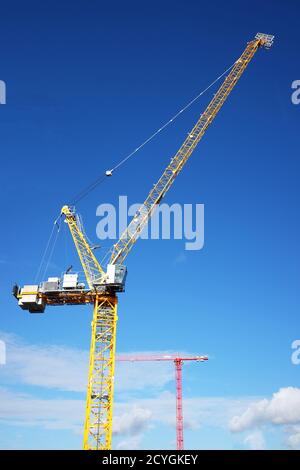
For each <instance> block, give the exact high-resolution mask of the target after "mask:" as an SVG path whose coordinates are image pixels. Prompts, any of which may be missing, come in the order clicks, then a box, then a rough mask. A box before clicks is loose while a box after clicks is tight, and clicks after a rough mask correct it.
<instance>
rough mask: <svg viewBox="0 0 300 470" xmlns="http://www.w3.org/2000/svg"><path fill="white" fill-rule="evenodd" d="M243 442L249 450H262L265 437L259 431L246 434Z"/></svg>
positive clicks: (264, 444) (264, 445) (264, 446)
mask: <svg viewBox="0 0 300 470" xmlns="http://www.w3.org/2000/svg"><path fill="white" fill-rule="evenodd" d="M244 444H246V445H247V446H248V447H249V449H251V450H264V449H265V448H266V443H265V438H264V436H263V434H262V432H261V431H254V432H252V433H250V434H248V435H247V436H246V437H245V439H244Z"/></svg>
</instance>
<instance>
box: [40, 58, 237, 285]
mask: <svg viewBox="0 0 300 470" xmlns="http://www.w3.org/2000/svg"><path fill="white" fill-rule="evenodd" d="M235 64H236V62H234V63H233V64H232V65H231V66H230V67H228V68H227V69H226V70H225V71H224V72H223V73H222V74H221V75H219V76H218V77H217V78H216V79H215V80H213V81H212V82H211V83H210V84H209V85H208V86H207V87H206V88H204V89H203V90H202V91H201V92H200V93H198V95H196V96H195V97H194V98H193V99H192V100H191V101H189V103H187V104H186V105H185V106H184V107H183V108H182V109H180V111H178V112H177V113H175V114H174V115H173V116H172V117H171V118H170V119H169V120H168V121H167V122H166V123H165V124H163V125H162V126H161V127H160V128H159V129H157V130H156V131H155V132H154V133H153V134H151V135H150V136H149V137H148V138H147V139H146V140H145V141H144V142H143V143H142V144H140V145H139V146H138V147H137V148H136V149H135V150H133V151H132V152H130V153H129V154H128V155H127V156H126V157H124V158H123V159H122V160H120V161H119V163H117V164H116V165H115V166H114V167H113V168H112V169H111V170H109V171H108V172H104V173H102V174H101V175H99V176H98V178H96V179H95V180H94V181H93V182H92V183H90V184H89V185H88V186H87V187H86V188H84V189H83V190H81V191H80V192H79V193H78V194H77V195H76V196H75V197H74V199H73V200H72V201H71V205H75V204H77V203H78V202H80V201H81V200H82V199H83V198H85V197H86V196H87V195H88V194H89V193H90V192H91V191H92V190H93V189H95V188H96V187H97V186H98V185H99V184H101V183H102V182H103V181H104V180H105V179H106V178H107V176H108V175H107V173H109V174H110V175H112V174H113V173H114V172H115V171H116V170H118V169H119V168H120V167H121V166H122V165H124V164H125V163H126V162H127V161H128V160H129V159H130V158H132V157H133V156H134V155H135V154H136V153H137V152H138V151H139V150H141V149H142V148H143V147H144V146H145V145H147V144H148V143H149V142H151V140H153V139H154V138H155V137H156V136H157V135H158V134H160V133H161V132H162V131H163V130H164V129H166V127H168V126H169V125H170V124H171V123H172V122H174V121H175V119H177V118H178V117H179V116H180V115H181V114H182V113H183V112H184V111H186V110H187V109H188V108H189V107H190V106H192V104H194V103H195V102H196V101H197V100H198V99H199V98H200V97H201V96H202V95H204V93H206V92H207V91H208V90H209V89H210V88H211V87H212V86H213V85H215V84H216V83H217V82H218V81H219V80H220V79H221V78H222V77H224V75H226V74H227V73H228V72H229V71H230V70H231V69H232V68H233V66H234V65H235ZM59 219H60V216H59V217H58V218H57V220H56V221H55V224H54V226H53V228H52V231H51V234H50V237H49V240H48V242H47V245H46V249H45V251H44V254H43V257H42V260H41V263H40V266H39V268H38V271H37V274H36V277H35V279H36V281H37V280H38V277H39V276H40V274H41V271H42V267H43V264H44V262H45V258H46V255H47V252H48V250H49V247H50V243H51V240H52V237H53V232H54V227H55V225H57V226H58V230H57V233H56V237H55V239H54V243H53V246H52V248H51V250H50V253H49V257H48V260H47V263H46V267H45V270H44V275H45V274H46V272H47V270H48V267H49V264H50V261H51V258H52V255H53V252H54V248H55V245H56V242H57V237H58V233H59ZM106 256H107V254H106ZM106 256H105V257H106ZM36 281H35V282H36Z"/></svg>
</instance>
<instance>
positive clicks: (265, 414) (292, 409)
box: [229, 387, 300, 432]
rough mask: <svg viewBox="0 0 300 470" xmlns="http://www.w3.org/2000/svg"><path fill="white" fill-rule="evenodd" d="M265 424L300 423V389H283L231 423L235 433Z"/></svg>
mask: <svg viewBox="0 0 300 470" xmlns="http://www.w3.org/2000/svg"><path fill="white" fill-rule="evenodd" d="M264 423H271V424H297V423H300V389H299V388H296V387H286V388H281V389H280V390H279V391H278V392H276V393H274V394H273V396H272V398H271V399H270V400H268V399H263V400H259V401H257V402H255V403H252V404H251V405H250V406H249V407H248V408H247V409H246V411H244V412H243V413H242V414H241V415H237V416H234V417H233V418H232V420H231V421H230V423H229V426H230V429H231V431H233V432H239V431H245V430H246V429H251V428H253V427H256V426H259V425H261V424H264Z"/></svg>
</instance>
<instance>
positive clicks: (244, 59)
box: [110, 33, 273, 264]
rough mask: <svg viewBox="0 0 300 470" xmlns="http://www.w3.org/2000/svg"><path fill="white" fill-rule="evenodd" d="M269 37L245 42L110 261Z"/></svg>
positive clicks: (119, 256) (115, 260) (121, 253)
mask: <svg viewBox="0 0 300 470" xmlns="http://www.w3.org/2000/svg"><path fill="white" fill-rule="evenodd" d="M270 38H271V39H270ZM272 40H273V37H272V36H268V35H264V34H261V33H259V34H257V36H256V39H254V40H253V41H251V42H249V43H248V45H247V47H246V49H245V51H244V52H243V54H242V55H241V57H240V58H239V59H238V60H237V61H236V62H235V64H234V66H233V67H232V69H231V72H230V73H229V75H228V76H227V77H226V78H225V80H224V82H223V83H222V85H221V87H220V88H219V90H218V92H217V93H216V94H215V95H214V97H213V99H212V100H211V101H210V103H209V105H208V106H207V108H206V110H205V111H204V113H203V114H201V116H200V118H199V120H198V121H197V123H196V125H195V126H194V128H193V129H192V131H191V132H190V133H189V134H188V137H187V138H186V139H185V141H184V143H183V144H182V146H181V147H180V149H179V150H178V152H177V153H176V155H175V156H174V157H173V158H172V160H171V162H170V164H169V165H168V167H167V168H166V169H165V171H164V172H163V174H162V176H161V177H160V179H159V180H158V182H157V183H156V184H155V185H154V187H153V189H152V190H151V192H150V194H149V195H148V197H147V199H146V201H145V202H144V204H143V205H142V206H141V207H140V209H139V210H138V211H137V213H136V214H135V217H134V218H133V219H132V220H131V222H130V223H129V225H128V227H127V229H126V230H125V231H124V232H123V234H122V235H121V237H120V240H119V241H118V242H117V243H116V244H115V245H114V247H113V250H112V255H111V261H110V262H111V263H112V264H120V263H123V261H124V259H125V258H126V256H127V255H128V253H129V251H130V250H131V248H132V246H133V245H134V243H135V242H136V240H137V239H138V237H139V235H140V233H141V232H142V230H143V228H144V227H145V226H146V224H147V222H148V220H149V219H150V217H151V216H152V213H153V211H154V210H155V208H156V207H157V205H158V204H159V203H160V201H161V199H162V198H163V197H164V195H165V194H166V192H167V191H168V190H169V188H170V187H171V186H172V184H173V182H174V180H175V178H176V176H177V175H178V174H179V173H180V171H181V170H182V168H183V166H184V164H185V163H186V161H187V160H188V159H189V157H190V156H191V154H192V153H193V151H194V149H195V148H196V146H197V144H198V143H199V142H200V140H201V138H202V137H203V135H204V133H205V132H206V130H207V128H208V127H209V126H210V124H211V123H212V121H213V120H214V118H215V117H216V115H217V114H218V112H219V110H220V109H221V107H222V105H223V103H224V102H225V100H226V98H227V97H228V95H229V94H230V92H231V90H232V89H233V88H234V86H235V85H236V83H237V81H238V80H239V78H240V77H241V75H242V74H243V72H244V70H245V68H246V67H247V65H248V63H249V62H250V60H251V59H252V57H253V56H254V54H255V52H256V51H257V50H258V48H259V47H260V46H263V45H264V46H266V47H270V45H271V44H272Z"/></svg>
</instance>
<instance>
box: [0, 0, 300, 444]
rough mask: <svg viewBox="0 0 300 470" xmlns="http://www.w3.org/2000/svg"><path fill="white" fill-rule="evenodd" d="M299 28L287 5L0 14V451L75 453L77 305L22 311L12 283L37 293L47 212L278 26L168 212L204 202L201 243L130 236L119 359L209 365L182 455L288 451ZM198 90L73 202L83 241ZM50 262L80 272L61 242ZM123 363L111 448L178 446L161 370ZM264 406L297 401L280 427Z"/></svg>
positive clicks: (69, 6)
mask: <svg viewBox="0 0 300 470" xmlns="http://www.w3.org/2000/svg"><path fill="white" fill-rule="evenodd" d="M299 21H300V20H299V5H298V3H297V2H296V1H286V2H280V1H277V0H272V1H270V0H266V1H265V2H258V1H256V0H253V1H251V2H238V1H228V2H226V3H224V2H220V1H213V2H196V1H184V2H183V1H177V2H169V1H163V2H156V1H152V2H143V3H140V2H132V1H129V2H126V3H124V2H119V1H116V2H113V4H111V5H108V4H107V2H100V1H98V2H97V1H92V2H88V3H87V2H83V1H74V2H66V1H60V2H47V1H45V2H43V3H42V4H41V3H40V2H35V1H28V2H26V4H24V3H23V2H15V1H11V2H9V3H6V4H5V5H1V15H0V41H1V45H2V47H1V69H0V80H4V81H5V82H6V86H7V104H6V105H3V106H2V105H1V106H0V122H1V126H0V148H1V156H2V169H1V173H0V185H1V192H2V197H1V202H0V204H1V213H2V230H1V233H0V237H1V248H0V286H1V292H2V295H1V324H0V329H1V331H2V333H1V335H2V337H3V339H5V340H6V341H7V348H8V354H7V361H8V362H7V366H0V379H1V380H0V393H1V400H0V403H1V405H2V406H1V405H0V406H1V410H0V413H1V414H0V418H1V422H0V446H1V447H2V448H14V447H20V448H49V447H50V448H56V447H57V448H80V446H81V435H80V432H81V431H80V430H81V420H82V414H83V408H84V387H85V385H84V384H85V374H86V369H85V364H86V351H87V350H88V347H89V341H90V331H89V328H90V319H91V308H89V307H84V308H83V307H78V308H77V307H76V308H70V307H69V308H56V309H54V308H53V309H50V308H48V310H46V312H45V314H44V315H42V316H29V315H28V314H26V312H23V311H21V310H19V309H18V308H17V305H16V302H15V301H14V299H13V298H12V297H11V295H10V290H11V285H12V284H13V283H14V282H15V281H17V282H19V283H20V284H23V283H30V282H32V281H33V279H34V276H35V274H36V271H37V267H38V265H39V262H40V258H41V255H42V252H43V250H44V247H45V244H46V241H47V238H48V236H49V232H50V230H51V228H52V224H53V221H54V219H55V218H56V216H57V215H58V213H59V210H60V208H61V206H62V205H63V204H65V203H66V202H68V201H69V200H70V199H71V198H72V196H73V195H74V194H76V193H77V192H78V191H79V190H81V189H82V188H83V187H85V186H86V185H87V184H89V183H90V182H91V180H93V179H94V178H95V176H97V175H98V174H101V173H102V172H103V171H105V170H107V169H109V168H111V167H112V166H114V165H115V164H116V163H117V162H118V161H119V160H120V159H121V158H123V157H124V156H125V155H127V154H128V153H129V152H130V151H132V150H134V149H135V148H136V147H137V146H138V145H139V144H140V143H141V142H143V141H144V140H145V139H146V138H147V137H148V136H149V135H150V134H151V133H152V132H153V131H154V130H156V129H157V128H158V127H160V126H161V125H162V124H163V123H164V122H165V121H167V120H168V119H169V118H170V117H171V116H172V115H173V114H175V112H176V111H178V110H179V109H180V108H181V107H182V106H183V105H185V104H186V103H187V102H188V101H189V100H190V99H191V98H193V97H194V96H195V95H197V93H199V91H201V90H202V89H203V88H205V87H206V86H207V85H208V84H209V83H210V82H211V81H212V80H214V79H215V78H216V76H218V75H220V73H222V72H223V71H224V70H225V69H226V68H227V67H228V66H229V65H231V64H232V63H233V62H234V60H236V59H237V58H238V56H239V55H240V54H241V52H242V51H243V49H244V47H245V45H246V43H247V41H249V40H251V39H252V38H253V37H254V35H255V34H256V32H258V31H262V32H266V33H271V34H274V35H275V43H274V47H273V48H272V49H271V50H270V51H265V50H261V51H259V52H258V53H257V55H256V56H255V58H254V59H253V61H252V63H251V64H250V65H249V68H248V69H247V71H246V72H245V74H244V76H243V77H242V78H241V80H240V82H239V83H238V85H237V87H236V89H235V90H234V91H233V92H232V95H231V96H230V98H229V99H228V101H227V102H226V104H225V105H224V108H223V109H222V110H221V112H220V114H219V115H218V116H217V118H216V120H215V122H214V123H213V125H212V126H211V128H210V129H209V130H208V132H207V135H206V136H205V137H204V139H203V141H202V142H201V144H200V145H199V147H198V148H197V150H196V151H195V153H194V155H193V156H192V158H191V160H190V161H189V162H188V164H187V165H186V168H185V169H184V171H183V173H182V174H181V175H180V177H179V178H178V179H177V181H176V182H175V185H174V187H173V188H172V189H171V190H170V192H169V193H168V195H167V198H166V200H165V202H168V203H169V204H172V203H182V204H184V203H186V204H196V203H202V204H204V205H205V246H204V248H203V249H202V250H200V251H184V241H183V240H153V241H142V240H141V241H139V242H138V243H137V244H136V246H135V247H134V249H133V250H132V252H131V253H130V255H129V257H128V259H127V267H128V272H129V274H128V281H127V287H126V293H125V294H122V295H120V304H119V325H118V346H117V348H118V351H119V352H122V353H126V352H128V353H130V352H134V351H139V352H143V351H145V352H146V351H185V352H188V353H199V354H204V353H206V354H209V356H210V361H209V362H208V363H207V364H193V365H190V366H187V367H185V369H184V378H185V381H184V394H185V398H186V415H187V423H188V429H187V430H186V447H187V448H228V449H231V448H233V449H235V448H246V447H249V446H250V447H267V448H286V447H288V445H289V446H290V447H292V446H294V447H297V445H298V444H299V445H300V431H299V428H300V417H299V413H300V411H299V407H300V400H299V393H300V392H299V388H300V366H298V367H297V366H295V365H293V364H292V363H291V354H292V349H291V343H292V341H294V340H295V339H299V337H300V322H299V288H298V285H299V261H300V255H299V246H298V243H299V232H300V230H299V220H298V214H299V169H300V163H299V158H298V157H299V151H298V148H299V113H300V105H298V106H297V105H294V104H292V101H291V94H292V89H291V84H292V82H293V81H294V80H297V79H300V76H299V47H298V43H299ZM213 92H215V89H213V90H211V91H210V92H208V93H207V94H206V95H205V96H204V97H203V99H201V100H199V101H198V102H197V103H195V104H194V105H193V106H192V107H191V108H190V109H189V110H188V111H187V112H186V113H184V115H182V116H181V117H180V118H179V119H178V120H177V121H176V122H175V123H174V125H172V126H170V127H169V128H168V129H167V130H166V131H164V132H163V133H162V134H161V135H160V137H159V138H157V139H155V140H154V141H152V142H151V144H149V145H148V146H146V147H145V148H144V149H143V150H142V151H141V152H140V153H139V154H138V156H136V158H134V159H132V160H130V161H129V162H128V164H127V165H125V166H124V167H123V168H122V169H121V170H120V171H119V172H118V173H116V174H115V176H114V177H113V178H111V179H109V180H108V181H105V183H104V184H102V185H100V186H99V187H98V188H97V189H96V190H95V191H94V192H93V193H91V194H90V195H89V196H88V197H87V198H86V199H85V200H83V201H82V202H81V203H80V204H79V205H78V208H77V210H78V211H79V212H80V213H81V214H82V216H83V218H84V222H85V228H86V231H87V232H88V234H89V236H90V238H92V239H93V240H96V233H95V230H96V224H97V222H98V218H97V217H96V208H97V206H98V205H99V204H101V203H112V204H116V203H117V200H118V197H119V195H128V200H129V203H135V202H142V201H143V200H144V198H145V196H146V195H147V193H148V190H149V189H150V188H151V186H152V184H153V183H154V182H155V181H156V180H157V179H158V177H159V176H160V174H161V172H162V171H163V169H164V167H165V166H166V165H167V164H168V162H169V159H170V157H171V156H172V155H173V154H174V153H175V152H176V150H177V148H178V147H179V146H180V144H181V142H182V140H183V139H184V138H185V136H186V134H187V132H188V131H189V130H190V129H191V127H192V125H193V124H194V122H195V120H196V119H197V117H198V116H199V114H200V113H201V111H202V110H203V109H204V108H205V105H206V104H207V103H208V101H209V99H210V98H211V97H212V93H213ZM108 246H109V243H108V242H105V243H104V248H106V247H108ZM99 256H100V257H101V253H100V254H99ZM176 260H177V261H176ZM178 260H180V262H178ZM52 263H53V264H51V265H50V270H49V272H48V273H47V274H49V275H59V274H60V273H61V272H62V271H63V270H64V269H65V268H66V266H68V265H69V264H71V263H73V264H74V267H76V268H77V269H79V264H78V260H77V258H76V254H75V253H74V249H73V247H72V243H71V240H70V238H66V240H65V241H64V236H61V237H60V239H59V241H58V245H57V249H56V251H55V252H54V255H53V258H52ZM55 348H58V349H57V350H56V349H55ZM20 350H24V357H26V358H27V359H26V361H25V360H24V359H22V356H23V355H22V353H20ZM57 351H59V354H57ZM25 352H26V354H25ZM57 357H58V358H59V361H57ZM73 358H77V360H76V361H74V359H73ZM44 360H45V361H48V362H47V364H48V367H45V365H44V364H45V363H44ZM74 362H75V364H74ZM64 367H65V368H64ZM124 367H125V369H124ZM124 367H123V370H121V366H120V371H119V372H118V374H119V388H118V386H117V394H116V403H117V405H116V418H117V419H118V420H119V421H117V422H116V434H117V435H116V437H115V446H119V447H120V448H124V447H125V448H126V447H140V448H160V447H163V448H169V447H172V446H173V447H174V445H175V434H174V426H173V422H172V419H174V415H173V408H172V407H173V405H174V403H173V402H174V396H173V394H174V384H173V382H172V377H173V375H172V374H173V371H172V368H171V366H168V365H164V366H162V368H158V366H157V365H156V364H155V365H148V366H147V367H148V368H149V369H147V368H144V367H139V366H138V365H134V366H133V365H132V364H130V367H129V366H128V367H129V369H128V367H127V366H124ZM126 367H127V368H126ZM133 367H135V369H134V370H132V368H133ZM66 369H68V370H70V371H71V372H70V373H68V374H67V378H64V376H65V370H66ZM156 374H157V377H160V380H158V383H157V384H156V383H155V382H154V380H153V377H154V376H156ZM69 375H70V377H69ZM117 377H118V375H117ZM149 377H151V381H150V382H149ZM138 378H140V380H141V385H140V388H139V389H136V386H135V384H136V381H137V379H138ZM77 381H78V383H79V384H80V385H78V386H77V385H76V384H77ZM128 382H130V383H128ZM126 383H127V385H126ZM124 384H125V385H124ZM150 385H151V386H150ZM280 389H282V390H281V392H279V390H280ZM278 393H279V395H273V394H278ZM272 397H273V398H272ZM263 399H265V400H267V402H264V403H265V405H264V406H260V407H256V408H255V406H254V405H253V403H256V402H260V401H261V400H263ZM281 400H282V401H281ZM293 400H295V402H294V401H293ZM14 401H15V403H14V406H11V407H10V406H8V404H10V405H11V404H12V403H13V402H14ZM278 402H280V403H284V406H286V405H287V406H288V404H291V403H292V404H293V403H295V404H294V410H295V413H292V415H293V416H292V418H288V416H289V415H290V414H289V412H288V410H287V411H286V413H284V416H281V417H279V418H280V419H279V418H278V415H277V414H276V413H277V411H276V410H277V408H276V404H277V403H278ZM260 403H261V402H260ZM251 406H252V408H251ZM253 406H254V408H253ZM249 407H250V408H249ZM268 407H269V408H270V409H271V411H270V409H269V408H268ZM257 408H260V409H261V408H263V410H264V411H263V412H262V411H260V414H259V413H258V412H257ZM247 409H248V416H249V415H251V416H252V417H253V419H252V420H251V419H250V420H248V421H247V422H245V419H244V420H243V413H244V412H245V411H246V410H247ZM281 409H285V408H284V407H281ZM24 410H27V412H26V413H25V412H24ZM62 410H65V412H64V413H62ZM66 410H67V411H66ZM224 410H225V411H224ZM249 410H250V411H249ZM253 410H254V411H253ZM251 413H252V414H251ZM297 413H298V415H297ZM193 414H195V418H194V421H193V420H192V417H193ZM189 415H190V416H191V422H189V421H188V418H189ZM74 416H75V417H74ZM132 416H133V418H134V419H132V422H131V420H130V417H132ZM233 416H239V417H240V422H235V423H233V422H232V418H233ZM297 416H298V418H297ZM278 419H279V421H278ZM278 422H280V423H282V424H280V425H278V424H274V423H278ZM136 423H138V425H136ZM230 423H231V424H230ZM232 423H233V424H232ZM297 436H298V437H297ZM297 443H298V444H297Z"/></svg>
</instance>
